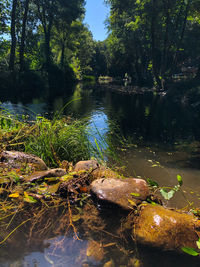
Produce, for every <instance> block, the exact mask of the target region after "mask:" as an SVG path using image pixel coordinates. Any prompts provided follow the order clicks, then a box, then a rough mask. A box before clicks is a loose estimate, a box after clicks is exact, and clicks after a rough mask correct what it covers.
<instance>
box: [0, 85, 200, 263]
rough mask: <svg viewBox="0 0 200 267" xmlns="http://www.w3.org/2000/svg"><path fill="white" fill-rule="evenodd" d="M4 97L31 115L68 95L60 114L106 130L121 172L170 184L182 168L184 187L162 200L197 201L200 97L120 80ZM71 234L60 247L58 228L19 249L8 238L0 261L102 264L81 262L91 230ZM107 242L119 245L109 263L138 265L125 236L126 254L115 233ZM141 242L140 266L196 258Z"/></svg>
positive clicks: (7, 104) (95, 130) (55, 107)
mask: <svg viewBox="0 0 200 267" xmlns="http://www.w3.org/2000/svg"><path fill="white" fill-rule="evenodd" d="M118 87H119V86H118ZM118 89H119V88H118ZM123 91H126V92H125V93H124V92H123ZM0 100H1V101H2V104H1V107H3V108H6V109H8V110H9V111H10V112H12V113H14V114H24V115H28V116H29V119H34V118H35V115H36V114H40V115H43V116H48V117H51V116H52V114H55V113H56V112H58V113H59V111H61V110H62V109H63V107H64V106H65V104H66V103H69V105H67V107H66V108H65V109H64V110H62V115H65V116H73V117H75V118H85V119H86V120H87V121H88V123H89V125H90V129H91V132H92V135H93V136H95V137H96V138H97V140H98V136H97V135H99V133H100V135H101V137H103V138H104V137H107V136H108V135H109V138H111V141H113V143H114V144H116V146H117V148H116V149H117V154H118V156H119V159H120V166H121V171H122V173H123V174H125V175H126V176H129V177H141V178H145V179H147V178H150V179H151V180H153V181H156V182H157V183H158V184H159V186H168V187H169V186H171V187H173V186H174V185H176V184H177V175H181V177H182V179H183V187H182V191H181V192H178V193H176V195H175V197H174V198H173V199H172V200H170V201H165V204H166V205H167V206H170V207H175V208H184V207H185V206H187V205H188V203H190V204H191V203H193V205H194V206H195V207H198V206H199V204H200V147H199V141H200V125H199V124H200V121H199V114H200V111H199V107H198V105H195V104H193V103H191V102H190V99H187V98H184V97H183V98H176V97H174V96H168V95H167V94H165V93H156V92H154V91H146V92H143V91H142V90H141V91H140V90H137V92H135V93H130V92H129V89H128V90H127V88H123V87H120V90H116V87H113V88H112V86H109V87H108V86H100V85H91V84H84V85H83V84H78V85H76V86H74V87H69V88H66V90H65V91H62V92H59V90H58V92H57V93H54V94H53V95H49V94H48V92H44V93H43V94H41V95H40V96H39V97H38V96H34V97H33V94H32V93H31V92H28V91H27V92H24V93H23V94H18V95H12V96H9V95H8V94H7V95H4V96H3V97H2V99H0ZM116 125H117V126H118V127H116ZM119 133H120V136H123V137H124V138H126V140H128V145H126V146H125V145H122V144H121V143H119V142H116V138H115V135H116V134H119ZM91 142H93V140H91ZM104 145H105V144H104ZM113 162H114V160H113V159H112V158H110V157H108V158H107V164H108V165H110V166H112V164H113ZM191 206H192V205H191ZM108 217H109V216H108ZM111 218H112V219H114V218H113V217H111ZM114 220H115V219H114ZM83 228H84V227H83ZM111 228H112V227H111ZM72 235H73V234H72V233H70V232H69V233H68V236H67V237H66V238H65V239H63V240H64V241H63V243H62V247H59V245H58V247H56V248H55V243H56V242H57V243H59V242H60V240H62V238H63V236H62V235H61V234H60V235H58V236H56V235H55V234H54V235H53V236H51V237H49V236H46V237H44V236H43V237H42V240H40V241H41V242H38V243H37V242H36V245H35V247H34V246H28V245H27V243H26V242H25V244H26V246H27V248H26V246H23V247H20V248H17V250H16V251H18V254H17V253H16V251H15V253H14V252H12V245H11V244H7V245H6V246H8V249H9V251H10V250H11V252H10V256H9V257H10V258H9V259H8V258H7V259H6V257H4V256H2V257H1V256H0V266H41V267H43V266H44V267H46V266H67V267H71V266H77V267H78V266H103V265H102V263H99V262H98V261H91V262H89V263H84V264H89V265H84V264H83V263H81V261H82V260H83V258H84V257H83V255H82V254H84V249H85V247H87V246H88V241H87V238H86V239H84V234H83V240H82V241H74V239H73V238H72ZM80 235H81V234H80ZM23 238H25V239H26V237H23ZM12 242H15V241H14V240H13V241H12ZM95 242H96V241H95ZM104 242H105V240H104ZM106 242H107V244H110V247H112V243H113V244H114V243H115V245H114V246H116V248H115V249H108V252H107V253H106V256H105V257H106V259H107V261H108V262H109V261H110V260H112V261H113V262H112V264H114V265H110V266H117V267H118V266H121V267H122V266H136V265H134V264H136V263H133V262H134V257H133V255H135V254H133V253H132V251H130V247H129V245H125V244H124V247H126V248H127V251H129V252H130V254H127V255H126V253H123V251H122V250H123V245H121V244H120V242H122V241H120V242H119V244H118V243H117V244H116V240H115V238H114V239H113V240H112V238H111V237H107V241H106ZM22 243H23V242H22ZM122 243H123V242H122ZM41 244H42V247H41ZM18 245H19V244H18V242H16V244H15V245H13V247H14V248H15V249H16V246H18ZM33 247H34V248H33ZM108 247H109V246H108ZM67 248H70V249H69V250H67ZM4 250H5V248H3V251H4ZM57 250H58V251H57ZM138 250H139V252H138V253H137V254H139V256H138V255H137V258H138V257H139V258H140V259H141V263H142V264H143V265H142V266H145V267H151V266H161V265H162V266H167V267H168V266H199V262H196V261H195V260H194V261H192V260H191V258H190V257H187V256H186V257H184V256H181V257H177V256H175V255H173V254H172V255H171V254H167V255H166V254H164V253H161V252H160V251H157V250H152V249H148V248H140V247H139V248H138ZM0 253H1V252H0ZM4 253H5V251H4ZM1 255H3V254H2V253H1ZM52 255H53V256H52ZM125 255H126V256H125ZM121 257H124V259H123V260H122V259H121ZM120 261H121V263H120ZM161 261H162V263H161ZM105 262H106V261H105V260H104V263H105ZM117 262H118V263H117Z"/></svg>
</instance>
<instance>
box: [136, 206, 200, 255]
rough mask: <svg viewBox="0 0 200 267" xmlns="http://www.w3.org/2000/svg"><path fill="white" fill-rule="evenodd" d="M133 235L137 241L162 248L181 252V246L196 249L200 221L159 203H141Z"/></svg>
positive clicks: (199, 233)
mask: <svg viewBox="0 0 200 267" xmlns="http://www.w3.org/2000/svg"><path fill="white" fill-rule="evenodd" d="M133 235H134V236H135V238H136V241H137V242H139V243H141V244H144V245H148V246H151V247H157V248H160V249H163V250H174V251H179V252H182V249H181V248H183V247H191V248H196V249H197V245H196V241H198V239H199V237H200V221H199V220H197V219H196V218H195V217H194V216H192V215H189V214H184V213H179V212H177V211H174V210H170V209H166V208H164V207H162V206H159V205H156V206H153V205H149V204H148V205H141V207H140V210H139V214H138V217H137V219H136V221H135V226H134V230H133Z"/></svg>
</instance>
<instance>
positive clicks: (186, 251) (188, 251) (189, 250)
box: [181, 247, 199, 256]
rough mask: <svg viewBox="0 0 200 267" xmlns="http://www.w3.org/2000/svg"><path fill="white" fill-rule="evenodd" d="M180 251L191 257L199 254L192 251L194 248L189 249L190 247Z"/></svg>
mask: <svg viewBox="0 0 200 267" xmlns="http://www.w3.org/2000/svg"><path fill="white" fill-rule="evenodd" d="M181 250H182V251H183V252H185V253H187V254H189V255H191V256H198V255H199V253H198V252H197V251H196V250H195V249H194V248H190V247H183V248H181Z"/></svg>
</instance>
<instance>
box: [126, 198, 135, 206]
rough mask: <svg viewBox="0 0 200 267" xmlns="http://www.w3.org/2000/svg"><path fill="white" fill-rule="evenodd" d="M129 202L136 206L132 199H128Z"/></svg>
mask: <svg viewBox="0 0 200 267" xmlns="http://www.w3.org/2000/svg"><path fill="white" fill-rule="evenodd" d="M128 202H129V203H130V204H131V205H132V206H136V204H135V202H134V201H132V200H131V199H128Z"/></svg>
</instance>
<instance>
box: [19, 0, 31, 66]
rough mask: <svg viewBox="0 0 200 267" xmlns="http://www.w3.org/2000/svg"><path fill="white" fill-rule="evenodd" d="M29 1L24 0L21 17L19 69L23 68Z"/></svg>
mask: <svg viewBox="0 0 200 267" xmlns="http://www.w3.org/2000/svg"><path fill="white" fill-rule="evenodd" d="M29 1H30V0H26V2H25V9H24V17H23V24H22V36H21V45H20V71H23V70H24V48H25V39H26V22H27V16H28V9H29Z"/></svg>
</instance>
